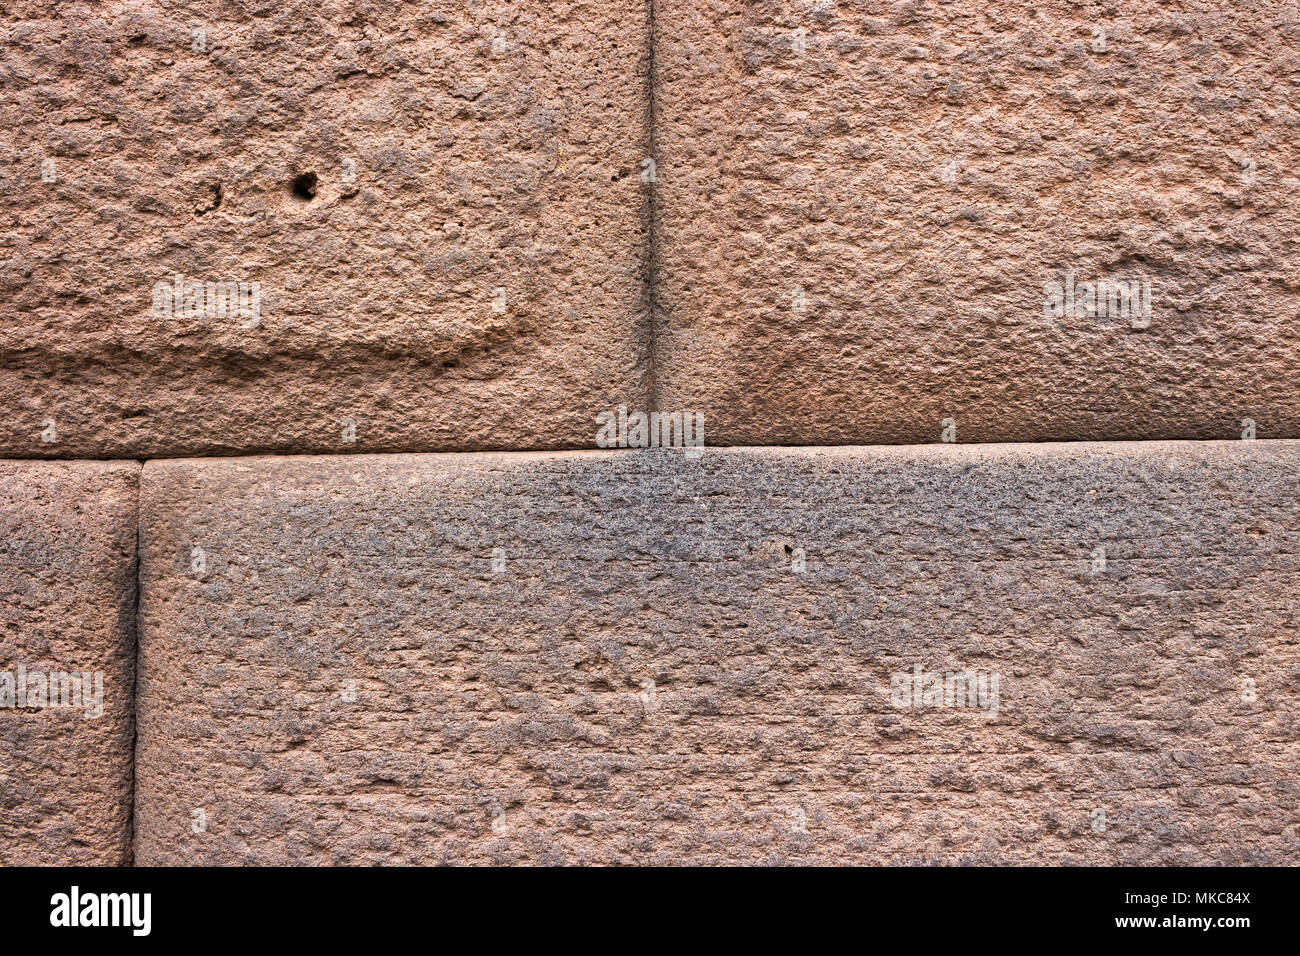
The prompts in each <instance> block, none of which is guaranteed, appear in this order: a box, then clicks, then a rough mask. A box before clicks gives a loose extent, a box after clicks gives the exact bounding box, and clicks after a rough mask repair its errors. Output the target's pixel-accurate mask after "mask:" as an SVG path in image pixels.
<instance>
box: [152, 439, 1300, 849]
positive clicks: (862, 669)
mask: <svg viewBox="0 0 1300 956" xmlns="http://www.w3.org/2000/svg"><path fill="white" fill-rule="evenodd" d="M1298 467H1300V443H1291V442H1253V443H1251V442H1233V443H1227V442H1224V443H1150V444H1127V445H1126V444H1115V445H1112V444H1095V445H1094V444H1068V443H1067V444H1043V445H1031V446H952V445H948V446H940V445H936V446H929V447H911V448H861V447H858V448H841V449H815V450H808V449H728V450H710V451H708V452H707V453H705V455H704V456H703V457H702V458H700V459H698V460H692V459H690V458H687V457H686V456H685V455H681V454H678V453H672V452H662V451H660V452H626V453H619V452H608V453H602V452H575V453H537V454H515V455H496V454H483V455H458V456H445V455H430V456H394V457H372V456H359V457H350V458H332V459H311V458H278V459H277V458H252V459H239V460H226V461H159V462H149V463H147V464H146V465H145V468H144V473H143V478H142V497H141V502H142V503H141V515H142V517H141V548H142V550H141V562H142V564H141V577H142V582H143V591H142V606H141V673H140V685H139V686H140V700H139V724H140V735H139V738H140V743H139V760H138V766H137V769H138V787H139V793H138V805H137V831H136V837H137V843H136V855H137V860H138V861H139V862H142V863H146V864H164V863H183V864H215V863H220V864H244V863H290V862H293V863H337V864H342V863H435V862H460V863H487V862H496V863H508V862H514V863H518V862H535V863H560V862H565V863H687V862H693V863H723V862H728V863H773V862H777V863H779V862H808V863H832V862H834V863H845V862H853V863H915V862H943V863H967V862H978V863H1063V862H1073V863H1125V864H1128V863H1133V864H1137V863H1152V864H1187V863H1267V864H1279V863H1290V864H1295V863H1297V862H1300V856H1297V847H1300V780H1298V779H1297V767H1300V723H1298V722H1297V708H1296V701H1297V690H1300V643H1298V638H1300V600H1298V599H1297V597H1296V595H1297V594H1298V593H1300V588H1298V585H1300V558H1298V557H1297V555H1300V498H1297V496H1296V494H1295V475H1296V473H1297V468H1298ZM917 668H920V669H921V676H920V678H919V679H918V678H917V677H916V674H917ZM967 672H969V673H970V678H971V680H972V681H973V684H972V686H973V688H974V696H973V698H972V697H971V696H970V695H968V694H967V692H966V691H967V678H965V677H961V678H960V686H959V680H958V678H956V677H948V676H947V675H949V674H952V675H964V674H966V673H967ZM931 675H940V676H941V677H942V678H943V680H944V681H945V683H944V685H943V686H944V692H945V693H946V697H945V696H944V694H943V693H941V694H940V695H939V696H938V697H937V698H936V697H935V696H934V693H933V687H934V685H933V683H932V680H931ZM995 679H996V682H997V683H996V685H995V684H994V680H995ZM914 691H916V692H917V693H914ZM995 691H996V693H995ZM917 704H919V705H920V706H915V705H917ZM931 705H933V706H931ZM963 705H964V706H963Z"/></svg>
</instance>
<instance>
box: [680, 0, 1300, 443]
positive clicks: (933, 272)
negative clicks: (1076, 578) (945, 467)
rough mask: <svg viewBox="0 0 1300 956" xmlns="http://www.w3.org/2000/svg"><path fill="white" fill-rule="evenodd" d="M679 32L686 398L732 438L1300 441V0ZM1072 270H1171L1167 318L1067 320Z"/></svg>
mask: <svg viewBox="0 0 1300 956" xmlns="http://www.w3.org/2000/svg"><path fill="white" fill-rule="evenodd" d="M799 30H802V31H803V33H801V34H797V33H796V31H799ZM1097 31H1101V32H1102V34H1103V36H1098V32H1097ZM655 35H656V44H655V69H656V84H655V102H656V106H657V117H656V122H655V139H656V155H657V157H658V159H659V179H660V182H659V185H658V187H657V205H658V210H659V214H658V224H657V227H656V235H657V237H658V240H657V241H658V249H657V259H658V262H657V268H656V277H657V278H656V283H655V297H656V302H657V318H656V326H657V328H656V350H655V370H656V389H657V395H658V400H659V404H660V407H663V408H672V409H698V410H701V411H703V412H705V414H706V417H707V418H708V420H709V432H710V440H711V441H712V442H714V443H723V444H819V443H855V442H864V441H866V442H886V443H892V442H927V441H935V440H936V439H937V438H938V436H939V433H940V422H941V421H942V420H943V419H944V418H953V419H955V421H956V424H957V428H958V438H959V440H970V441H1026V440H1028V441H1038V440H1049V439H1107V440H1109V439H1134V438H1137V439H1140V438H1235V437H1238V435H1239V434H1240V432H1241V430H1242V429H1241V425H1240V420H1241V419H1242V418H1247V417H1249V418H1253V419H1254V420H1255V421H1256V422H1257V427H1258V429H1259V434H1260V435H1261V436H1269V437H1292V438H1294V437H1298V436H1300V405H1297V403H1296V396H1297V394H1300V295H1298V293H1300V212H1298V211H1300V177H1298V176H1297V173H1296V170H1297V169H1300V135H1298V134H1300V11H1298V8H1297V7H1296V5H1295V4H1294V3H1292V2H1287V0H1263V2H1259V3H1252V4H1249V5H1247V6H1244V7H1243V6H1242V5H1241V4H1238V3H1227V2H1211V3H1206V4H1198V5H1196V7H1195V8H1194V9H1193V8H1189V7H1187V6H1186V5H1184V4H1180V3H1173V2H1150V0H1140V2H1134V3H1124V4H1094V3H1075V2H1065V0H1048V2H1046V3H1039V2H1033V3H1028V2H1012V3H997V4H990V3H983V2H975V3H942V4H939V3H914V2H894V3H883V4H865V5H864V4H850V3H825V2H819V3H804V2H785V0H781V2H746V0H656V4H655ZM1103 46H1104V49H1101V47H1103ZM796 48H799V49H802V52H798V51H797V49H796ZM954 163H955V164H956V165H955V166H954V165H953V164H954ZM1252 164H1253V165H1252ZM1067 270H1071V271H1072V272H1073V274H1074V275H1075V277H1076V281H1077V282H1083V281H1085V280H1086V281H1098V280H1101V279H1108V278H1114V279H1126V280H1128V279H1140V278H1142V277H1146V278H1148V279H1149V280H1150V282H1151V324H1150V327H1149V328H1146V329H1134V328H1132V323H1131V322H1121V321H1119V320H1117V319H1116V318H1114V317H1111V316H1094V317H1083V318H1077V317H1076V318H1071V319H1065V318H1059V319H1058V318H1044V317H1043V304H1044V298H1045V296H1044V291H1043V285H1044V283H1045V282H1048V281H1051V280H1053V279H1056V278H1061V277H1063V276H1064V274H1065V272H1066V271H1067ZM796 286H798V287H801V288H802V289H803V290H804V297H805V300H806V310H805V311H803V312H795V311H792V306H793V290H794V288H795V287H796Z"/></svg>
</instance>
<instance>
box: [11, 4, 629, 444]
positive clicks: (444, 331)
mask: <svg viewBox="0 0 1300 956" xmlns="http://www.w3.org/2000/svg"><path fill="white" fill-rule="evenodd" d="M647 24H648V15H647V8H646V5H645V3H644V2H641V0H636V2H634V0H615V2H613V3H600V4H573V3H543V2H527V3H517V2H514V3H512V2H509V0H486V2H481V3H474V4H460V3H432V4H390V3H379V2H365V0H363V2H354V0H348V2H326V3H323V4H322V3H305V2H297V0H295V2H287V3H286V2H280V0H276V2H268V0H260V2H254V3H251V4H227V3H218V2H212V0H199V2H190V0H187V2H184V3H181V2H154V3H148V4H140V3H134V2H121V0H115V2H109V3H96V4H91V3H49V2H19V3H12V4H7V5H6V9H5V15H4V17H3V22H0V50H3V51H4V56H3V57H0V62H2V63H3V65H2V66H0V77H3V81H2V83H3V87H4V94H3V96H2V97H0V159H2V162H0V196H2V198H3V201H2V202H0V247H3V249H4V251H3V253H0V298H3V300H4V302H5V305H6V309H7V312H8V314H9V315H10V316H11V317H21V321H12V322H6V323H4V325H3V327H0V454H4V455H8V456H11V457H43V456H57V457H123V456H130V457H154V456H160V455H178V454H213V453H223V452H248V451H258V450H262V451H322V452H346V451H364V450H408V451H409V450H427V449H447V450H456V449H466V448H537V447H573V446H575V445H576V446H588V447H590V446H591V445H592V444H593V434H594V427H593V426H592V424H591V422H592V418H593V415H594V414H595V413H596V412H597V411H599V410H601V409H605V408H610V407H613V406H615V405H617V404H618V403H619V402H622V401H627V402H629V403H631V404H632V405H633V407H645V405H646V395H647V375H648V362H647V359H646V352H647V347H648V338H647V336H648V329H647V327H646V320H645V316H646V314H647V313H646V309H647V300H646V294H647V290H646V285H645V264H646V255H647V223H648V216H649V205H648V204H649V199H648V195H647V187H646V186H645V185H644V184H643V183H642V182H641V178H640V173H641V160H642V158H643V157H644V156H645V154H646V149H647V145H646V143H647V134H646V127H647V117H648V108H649V107H648V104H649V98H648V75H649V54H648V51H649V45H648V32H647ZM200 29H201V30H202V31H203V35H202V37H200V36H198V35H197V34H196V33H194V32H193V31H195V30H200ZM196 47H199V48H201V49H196ZM46 159H50V160H52V161H53V163H54V167H53V173H54V176H55V177H56V180H55V181H54V182H44V181H43V180H42V165H43V163H44V162H45V160H46ZM308 174H310V175H314V176H315V185H314V187H313V188H314V189H315V195H314V197H312V198H296V197H295V195H294V193H293V189H292V185H293V183H294V182H295V180H296V179H297V177H299V176H305V175H308ZM304 189H306V185H305V184H304ZM175 274H180V275H182V276H184V277H186V278H188V279H192V280H200V281H209V282H220V281H245V282H250V283H251V282H257V283H259V290H260V301H259V310H258V316H257V317H256V319H257V322H256V325H255V326H254V317H253V316H251V315H250V316H233V317H232V316H227V317H225V318H222V317H219V316H205V317H192V316H185V315H172V314H166V315H162V316H159V315H155V314H154V312H153V298H152V296H153V287H154V285H155V283H158V282H160V281H168V280H171V278H172V277H173V276H174V275H175ZM496 289H503V290H504V292H505V299H504V311H494V309H495V307H496V306H497V304H498V303H500V302H501V301H502V300H500V299H498V298H496V297H495V292H494V290H496ZM250 304H251V303H250ZM214 305H215V303H214ZM244 326H250V327H247V328H246V327H244ZM47 419H53V420H54V437H55V438H56V441H53V442H50V441H48V440H43V439H42V433H43V432H45V431H46V429H47V428H48V426H47V425H46V424H44V423H45V421H46V420H47ZM344 419H352V420H353V421H354V422H355V442H353V443H349V442H347V441H346V440H345V435H344V432H345V428H346V427H347V426H346V425H345V423H344V421H343V420H344Z"/></svg>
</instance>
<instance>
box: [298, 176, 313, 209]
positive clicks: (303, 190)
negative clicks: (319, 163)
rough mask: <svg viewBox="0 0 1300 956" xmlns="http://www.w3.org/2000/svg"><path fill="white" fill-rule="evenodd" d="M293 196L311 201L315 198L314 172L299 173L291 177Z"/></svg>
mask: <svg viewBox="0 0 1300 956" xmlns="http://www.w3.org/2000/svg"><path fill="white" fill-rule="evenodd" d="M293 198H294V199H301V200H302V201H303V202H311V201H312V200H313V199H315V198H316V174H315V173H299V174H298V175H297V176H295V177H294V178H293Z"/></svg>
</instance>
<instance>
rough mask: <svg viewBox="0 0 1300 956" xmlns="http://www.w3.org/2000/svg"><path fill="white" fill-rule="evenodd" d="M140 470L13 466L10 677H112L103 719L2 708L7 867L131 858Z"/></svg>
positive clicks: (6, 509) (1, 594)
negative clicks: (20, 674)
mask: <svg viewBox="0 0 1300 956" xmlns="http://www.w3.org/2000/svg"><path fill="white" fill-rule="evenodd" d="M139 474H140V466H139V464H137V463H136V462H115V463H108V462H77V463H64V462H0V672H5V673H7V674H8V675H9V677H10V678H11V679H13V680H14V681H15V682H16V681H17V677H18V674H17V670H18V668H19V667H20V666H21V667H23V668H24V669H25V671H26V672H27V673H28V674H29V675H34V674H43V675H48V674H50V673H51V672H56V671H58V672H63V673H90V674H92V675H93V674H94V672H96V671H98V672H101V673H102V675H103V685H102V686H103V698H102V701H103V712H102V714H100V715H99V716H93V714H94V713H95V712H96V711H97V710H98V708H97V707H95V706H94V701H93V696H94V695H93V694H92V706H91V707H90V708H88V709H87V708H85V707H84V706H83V708H81V709H78V708H74V707H58V708H52V707H48V706H39V705H41V704H44V703H45V701H43V700H40V699H39V698H38V699H36V700H34V701H27V700H26V699H24V701H23V703H31V704H33V706H30V707H27V706H18V707H14V706H10V705H8V701H5V703H6V706H3V707H0V866H24V865H26V866H55V865H57V866H69V865H96V866H97V865H121V864H124V863H127V862H129V861H130V859H131V780H132V774H131V766H132V763H131V761H132V750H133V746H134V712H135V707H134V700H133V695H134V686H133V685H134V678H135V594H136V507H137V500H138V491H139ZM90 683H91V684H92V686H93V684H94V678H93V677H92V680H91V682H90ZM31 686H32V690H33V694H34V695H35V694H36V693H37V692H36V684H35V682H33V683H32V685H31ZM13 689H16V688H11V690H13ZM25 697H26V695H24V698H25ZM0 698H3V694H0ZM68 702H74V701H71V700H70V701H68ZM15 703H17V702H16V701H15Z"/></svg>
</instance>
